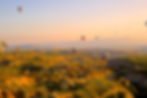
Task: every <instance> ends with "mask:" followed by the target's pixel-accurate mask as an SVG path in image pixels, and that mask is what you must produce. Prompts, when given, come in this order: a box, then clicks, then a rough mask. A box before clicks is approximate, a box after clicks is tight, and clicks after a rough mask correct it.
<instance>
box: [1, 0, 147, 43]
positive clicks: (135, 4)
mask: <svg viewBox="0 0 147 98" xmlns="http://www.w3.org/2000/svg"><path fill="white" fill-rule="evenodd" d="M19 6H22V7H23V9H24V12H23V13H22V14H19V13H18V12H17V8H18V7H19ZM145 21H147V0H0V40H6V41H7V42H8V43H10V44H24V43H47V42H58V41H76V40H79V38H80V36H81V35H86V36H87V38H88V39H89V40H92V39H94V38H95V37H96V36H97V37H99V39H102V40H107V41H108V40H112V39H113V40H115V41H118V42H119V41H125V42H126V44H136V45H147V26H145V25H144V22H145ZM127 41H128V43H127Z"/></svg>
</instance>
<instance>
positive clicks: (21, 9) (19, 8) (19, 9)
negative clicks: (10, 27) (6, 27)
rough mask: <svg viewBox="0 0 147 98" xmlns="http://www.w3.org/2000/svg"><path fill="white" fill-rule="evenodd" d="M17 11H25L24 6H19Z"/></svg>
mask: <svg viewBox="0 0 147 98" xmlns="http://www.w3.org/2000/svg"><path fill="white" fill-rule="evenodd" d="M17 11H18V13H20V14H21V13H22V12H23V7H21V6H19V7H18V8H17Z"/></svg>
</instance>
